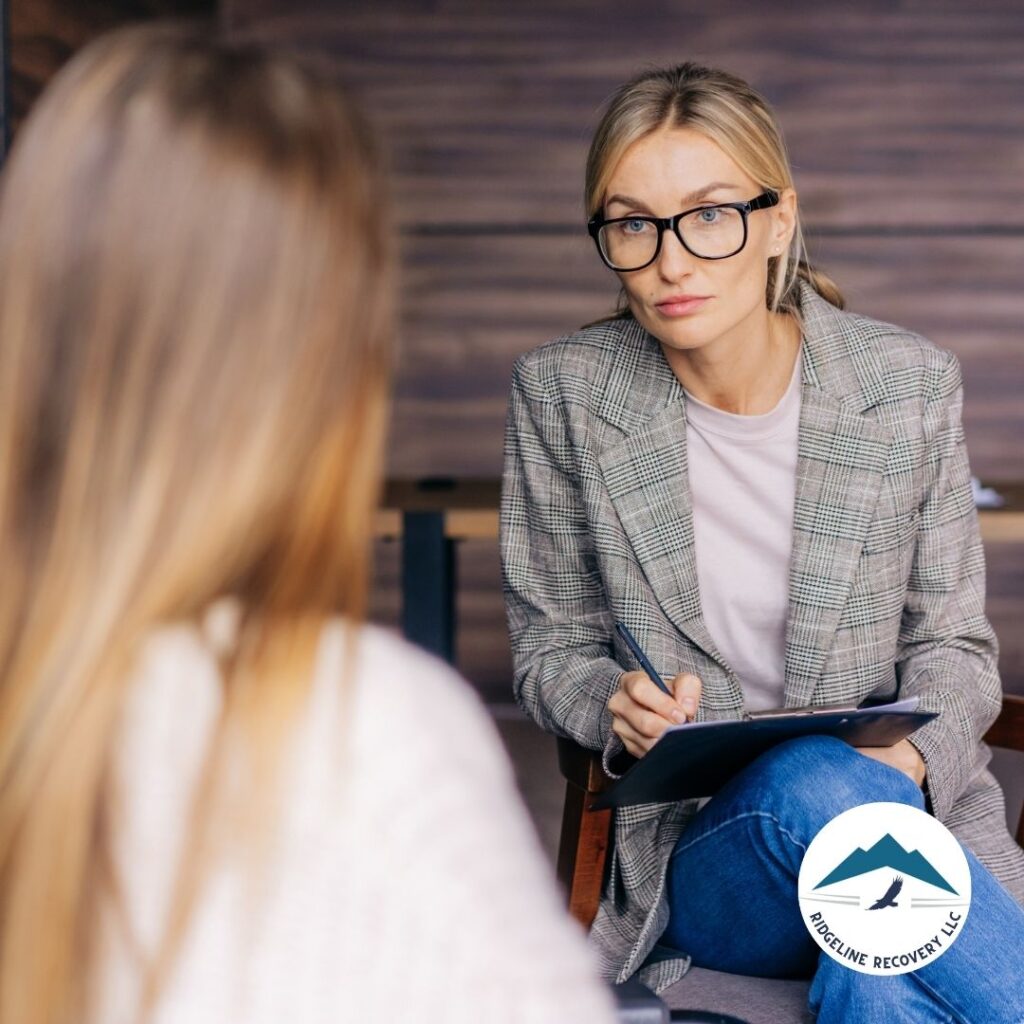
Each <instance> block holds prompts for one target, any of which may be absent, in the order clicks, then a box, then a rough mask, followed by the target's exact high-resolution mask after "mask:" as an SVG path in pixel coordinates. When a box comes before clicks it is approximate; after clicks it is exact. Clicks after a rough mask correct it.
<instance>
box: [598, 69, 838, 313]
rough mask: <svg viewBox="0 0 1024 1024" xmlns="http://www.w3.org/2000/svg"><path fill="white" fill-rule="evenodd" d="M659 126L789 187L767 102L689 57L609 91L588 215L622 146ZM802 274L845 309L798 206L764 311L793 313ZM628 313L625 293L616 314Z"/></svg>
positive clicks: (773, 185) (778, 187)
mask: <svg viewBox="0 0 1024 1024" xmlns="http://www.w3.org/2000/svg"><path fill="white" fill-rule="evenodd" d="M664 127H672V128H689V129H692V130H694V131H698V132H700V133H702V134H703V135H705V136H706V137H707V138H709V139H711V140H712V141H713V142H716V143H717V144H718V145H719V146H721V148H722V149H723V150H724V152H725V153H726V154H728V156H730V157H731V158H732V159H733V160H734V161H735V162H736V163H737V164H738V165H739V167H741V168H742V169H743V171H744V172H745V173H746V174H748V175H749V176H750V177H751V178H753V179H754V181H756V182H757V184H758V185H759V186H760V187H761V188H763V189H773V190H775V191H776V192H781V191H782V190H783V189H785V188H792V187H794V186H793V172H792V169H791V168H790V164H789V156H788V154H787V152H786V144H785V142H784V141H783V137H782V130H781V128H780V127H779V125H778V122H777V120H776V118H775V115H774V113H773V112H772V110H771V108H770V107H769V106H768V103H767V101H766V100H765V99H764V98H763V97H762V96H761V95H760V94H759V93H757V92H755V91H754V89H752V88H751V87H750V86H749V85H748V84H747V83H746V82H745V81H744V80H743V79H742V78H739V77H737V76H736V75H733V74H730V73H728V72H726V71H721V70H718V69H715V68H708V67H704V66H703V65H700V64H695V63H693V62H692V61H687V62H686V63H684V64H679V65H677V66H676V67H672V68H663V69H654V70H648V71H644V72H642V73H641V74H639V75H637V76H635V77H634V78H632V79H630V80H629V81H628V82H626V83H625V84H623V85H622V86H620V87H619V89H618V90H617V91H616V92H615V94H614V95H613V96H612V98H611V100H610V101H609V103H608V106H607V108H606V110H605V112H604V114H603V115H602V117H601V121H600V123H599V124H598V126H597V130H596V131H595V133H594V137H593V140H592V141H591V145H590V152H589V154H588V156H587V166H586V181H585V185H584V205H585V207H586V215H587V218H588V219H589V218H590V217H592V216H593V215H594V214H595V213H597V212H598V211H599V210H600V209H601V203H602V201H603V197H604V193H605V191H606V189H607V185H608V180H609V178H610V177H611V175H612V173H613V172H614V170H615V167H616V165H617V164H618V162H619V160H620V159H621V158H622V156H623V154H624V153H625V152H626V150H627V149H628V148H629V147H630V146H631V145H632V144H633V143H634V142H637V141H639V140H640V139H642V138H645V137H646V136H648V135H650V134H651V133H652V132H655V131H657V130H658V129H659V128H664ZM800 279H802V280H804V281H807V282H808V283H809V284H810V285H811V287H812V288H814V290H815V291H817V292H818V294H819V295H821V296H823V297H824V298H825V299H827V300H828V301H829V302H831V303H832V305H834V306H837V307H838V308H840V309H842V308H843V307H844V306H845V302H844V299H843V295H842V293H841V292H840V290H839V287H838V286H837V285H836V283H835V282H834V281H833V280H832V279H831V278H830V277H829V276H828V275H827V274H824V273H822V271H820V270H817V269H815V268H814V267H812V266H811V264H810V263H809V261H808V257H807V248H806V244H805V242H804V235H803V229H802V227H801V221H800V211H799V208H798V209H797V212H796V230H795V231H794V232H793V237H792V239H791V241H790V244H789V246H788V247H787V248H786V250H785V252H783V253H781V254H780V255H778V256H774V257H772V258H771V260H770V261H769V265H768V284H767V288H766V294H765V302H766V305H767V307H768V309H769V310H771V311H772V312H773V313H774V312H791V313H796V314H798V313H799V310H798V307H797V303H796V294H797V288H796V282H797V281H798V280H800ZM627 315H629V311H628V308H627V307H626V303H625V292H624V291H623V292H622V293H620V299H619V307H618V310H617V312H616V313H615V314H614V316H616V317H618V316H627Z"/></svg>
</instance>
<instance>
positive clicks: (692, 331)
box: [604, 128, 796, 350]
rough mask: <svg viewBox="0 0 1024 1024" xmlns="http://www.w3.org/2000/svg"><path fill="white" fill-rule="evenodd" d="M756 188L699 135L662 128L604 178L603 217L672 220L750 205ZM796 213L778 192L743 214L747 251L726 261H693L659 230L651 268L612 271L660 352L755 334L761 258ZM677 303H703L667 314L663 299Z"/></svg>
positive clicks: (785, 237) (777, 246) (763, 274)
mask: <svg viewBox="0 0 1024 1024" xmlns="http://www.w3.org/2000/svg"><path fill="white" fill-rule="evenodd" d="M711 185H715V187H714V188H709V187H708V186H711ZM762 191H763V189H761V188H759V187H758V185H757V183H756V182H754V181H753V179H751V178H750V177H748V176H747V175H746V174H745V173H744V172H743V171H742V170H740V168H739V167H738V166H737V164H736V163H735V162H734V161H733V160H732V159H731V158H730V157H729V156H727V155H726V153H725V152H724V151H723V150H722V149H721V147H720V146H719V145H718V144H717V143H715V142H712V141H711V140H710V139H709V138H707V137H706V136H704V135H702V134H700V133H699V132H696V131H694V130H692V129H689V128H662V129H659V130H658V131H656V132H654V133H652V134H651V135H648V136H647V137H646V138H643V139H640V140H639V141H637V142H635V143H633V145H632V146H630V147H629V149H627V150H626V152H625V154H624V155H623V156H622V159H621V160H620V161H619V163H618V165H617V166H616V167H615V169H614V171H613V173H612V176H611V178H610V179H609V182H608V188H607V191H606V192H605V196H604V215H605V217H608V218H612V217H628V216H630V215H631V214H647V215H649V216H651V215H653V216H656V217H670V216H672V215H673V214H676V213H680V212H681V211H683V210H688V209H690V208H691V207H694V206H701V205H711V204H713V203H724V202H735V201H738V200H747V199H753V198H754V197H755V196H757V195H760V193H761V192H762ZM795 208H796V194H795V193H794V191H793V190H792V189H786V190H784V191H783V192H782V194H781V196H780V200H779V203H778V205H777V206H774V207H769V208H768V209H765V210H757V211H754V212H753V213H751V214H749V215H748V218H747V241H746V245H745V246H744V247H743V249H741V250H740V251H739V252H738V253H736V255H735V256H729V257H727V258H725V259H718V260H706V259H701V258H699V257H697V256H693V255H691V254H690V253H689V252H687V251H686V249H684V248H683V246H682V244H681V243H680V241H679V239H678V238H677V237H676V236H675V235H674V234H673V233H672V232H671V231H666V232H665V234H664V236H663V238H662V243H661V252H660V253H659V255H658V258H657V259H656V260H655V261H654V263H652V264H651V265H650V266H649V267H645V268H644V269H643V270H634V271H631V272H629V273H622V272H619V273H618V276H619V279H620V280H621V281H622V284H623V287H624V288H625V290H626V295H627V298H628V300H629V306H630V309H631V310H632V312H633V315H634V316H635V317H636V319H637V320H638V321H639V322H640V323H641V324H642V325H643V326H644V327H645V328H647V330H648V331H650V333H651V334H653V335H654V336H655V337H656V338H658V339H659V341H661V342H662V344H663V345H666V346H668V347H669V348H673V349H680V350H693V349H699V348H703V347H704V346H706V345H709V344H711V343H712V342H715V341H716V340H718V339H725V338H730V339H732V340H733V341H735V342H737V343H741V342H742V340H743V337H744V336H747V337H748V339H749V335H750V331H751V328H753V327H755V325H756V326H757V327H758V328H760V330H761V331H762V332H763V330H764V327H763V325H764V323H766V322H767V321H766V320H765V319H763V318H765V317H766V316H767V307H766V305H765V288H766V286H767V279H768V260H769V259H770V258H771V257H772V256H775V255H777V254H780V253H782V252H784V251H785V247H786V245H787V244H788V242H789V239H790V237H791V235H792V233H793V229H794V214H795ZM709 216H711V215H709ZM681 296H705V297H706V298H705V300H704V301H703V302H699V303H696V304H691V305H690V308H687V307H686V306H680V305H678V304H676V305H675V307H673V303H672V302H671V300H672V299H677V298H679V297H681ZM758 318H761V319H758Z"/></svg>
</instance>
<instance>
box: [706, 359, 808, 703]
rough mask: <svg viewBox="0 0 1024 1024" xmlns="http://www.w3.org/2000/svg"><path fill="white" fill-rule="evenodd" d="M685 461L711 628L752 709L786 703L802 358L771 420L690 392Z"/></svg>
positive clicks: (766, 414)
mask: <svg viewBox="0 0 1024 1024" xmlns="http://www.w3.org/2000/svg"><path fill="white" fill-rule="evenodd" d="M686 425H687V459H688V461H689V474H690V494H691V498H692V502H693V529H694V545H695V547H694V552H695V556H696V561H697V585H698V588H699V590H700V599H701V608H702V611H703V614H704V621H705V623H706V625H707V627H708V631H709V632H710V634H711V637H712V639H713V640H714V641H715V643H716V644H717V645H718V648H719V650H720V651H721V652H722V654H723V655H724V657H725V660H726V662H727V663H728V664H729V666H730V668H732V669H733V671H734V672H735V673H736V675H737V676H738V678H739V680H740V684H741V685H742V687H743V697H744V705H745V706H746V707H747V708H749V709H754V708H770V707H780V706H781V705H782V703H783V689H784V683H785V654H786V615H787V610H788V606H789V562H790V554H791V551H792V544H793V541H792V537H793V503H794V498H795V493H796V460H797V437H798V433H799V426H800V355H799V353H798V355H797V358H796V361H795V363H794V366H793V376H792V378H791V379H790V382H789V385H788V387H787V389H786V392H785V394H784V395H783V396H782V398H781V399H780V400H779V402H778V404H777V405H776V406H775V408H774V409H772V410H771V411H770V412H767V413H764V414H763V415H758V416H742V415H737V414H735V413H729V412H724V411H722V410H721V409H716V408H714V407H713V406H710V405H707V404H705V403H704V402H701V401H698V400H697V399H696V398H694V397H693V396H692V395H690V394H689V392H687V396H686Z"/></svg>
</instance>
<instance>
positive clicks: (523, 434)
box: [499, 354, 623, 767]
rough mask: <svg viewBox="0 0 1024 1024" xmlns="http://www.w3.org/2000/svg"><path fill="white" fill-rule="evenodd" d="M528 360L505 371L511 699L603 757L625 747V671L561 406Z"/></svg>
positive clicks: (505, 565) (503, 523) (505, 571)
mask: <svg viewBox="0 0 1024 1024" xmlns="http://www.w3.org/2000/svg"><path fill="white" fill-rule="evenodd" d="M529 360H530V356H529V354H527V355H526V356H521V357H520V358H519V359H518V360H517V361H516V363H515V366H514V367H513V371H512V387H511V393H510V397H509V406H508V418H507V423H506V432H505V466H504V473H503V476H502V493H501V512H500V530H499V535H500V546H501V563H502V586H503V591H504V596H505V608H506V613H507V615H508V627H509V636H510V639H511V644H512V665H513V686H514V690H515V697H516V702H517V703H518V704H519V706H520V707H521V708H523V710H524V711H525V712H526V713H527V714H529V715H530V717H531V718H533V719H534V721H536V722H537V723H538V724H539V725H540V726H541V727H542V728H543V729H546V730H548V731H549V732H553V733H556V734H557V735H561V736H567V737H569V738H571V739H573V740H575V741H576V742H577V743H579V744H581V745H582V746H585V747H589V748H590V749H592V750H601V749H603V748H606V755H608V756H610V755H611V754H614V753H615V752H617V751H621V749H622V745H621V740H619V737H618V736H617V735H616V734H615V733H614V732H613V731H612V728H611V722H612V716H611V712H609V711H608V700H609V699H610V697H611V696H612V694H613V693H614V692H615V690H616V689H617V688H618V681H619V676H620V675H622V673H623V669H622V667H621V666H620V665H619V664H618V663H617V662H616V661H615V660H614V659H613V657H612V654H613V650H614V648H613V641H612V629H613V623H612V617H611V612H610V609H609V607H608V602H607V598H606V595H605V591H604V585H603V582H602V579H601V575H600V572H599V569H598V566H597V560H596V555H595V551H594V539H593V533H592V531H591V529H590V526H589V524H588V521H587V516H586V512H585V508H584V503H583V500H582V496H581V488H580V482H579V479H578V476H577V471H576V467H575V461H576V460H575V456H574V451H573V447H572V444H571V441H570V438H569V432H568V429H567V426H566V418H565V413H564V410H563V407H562V405H561V402H560V401H559V400H558V399H557V397H556V396H554V395H551V394H549V393H548V392H547V390H546V389H545V387H544V386H543V383H542V381H541V380H540V379H539V378H538V375H537V374H536V372H535V370H534V368H533V366H532V365H531V362H530V361H529ZM606 767H607V765H606Z"/></svg>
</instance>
